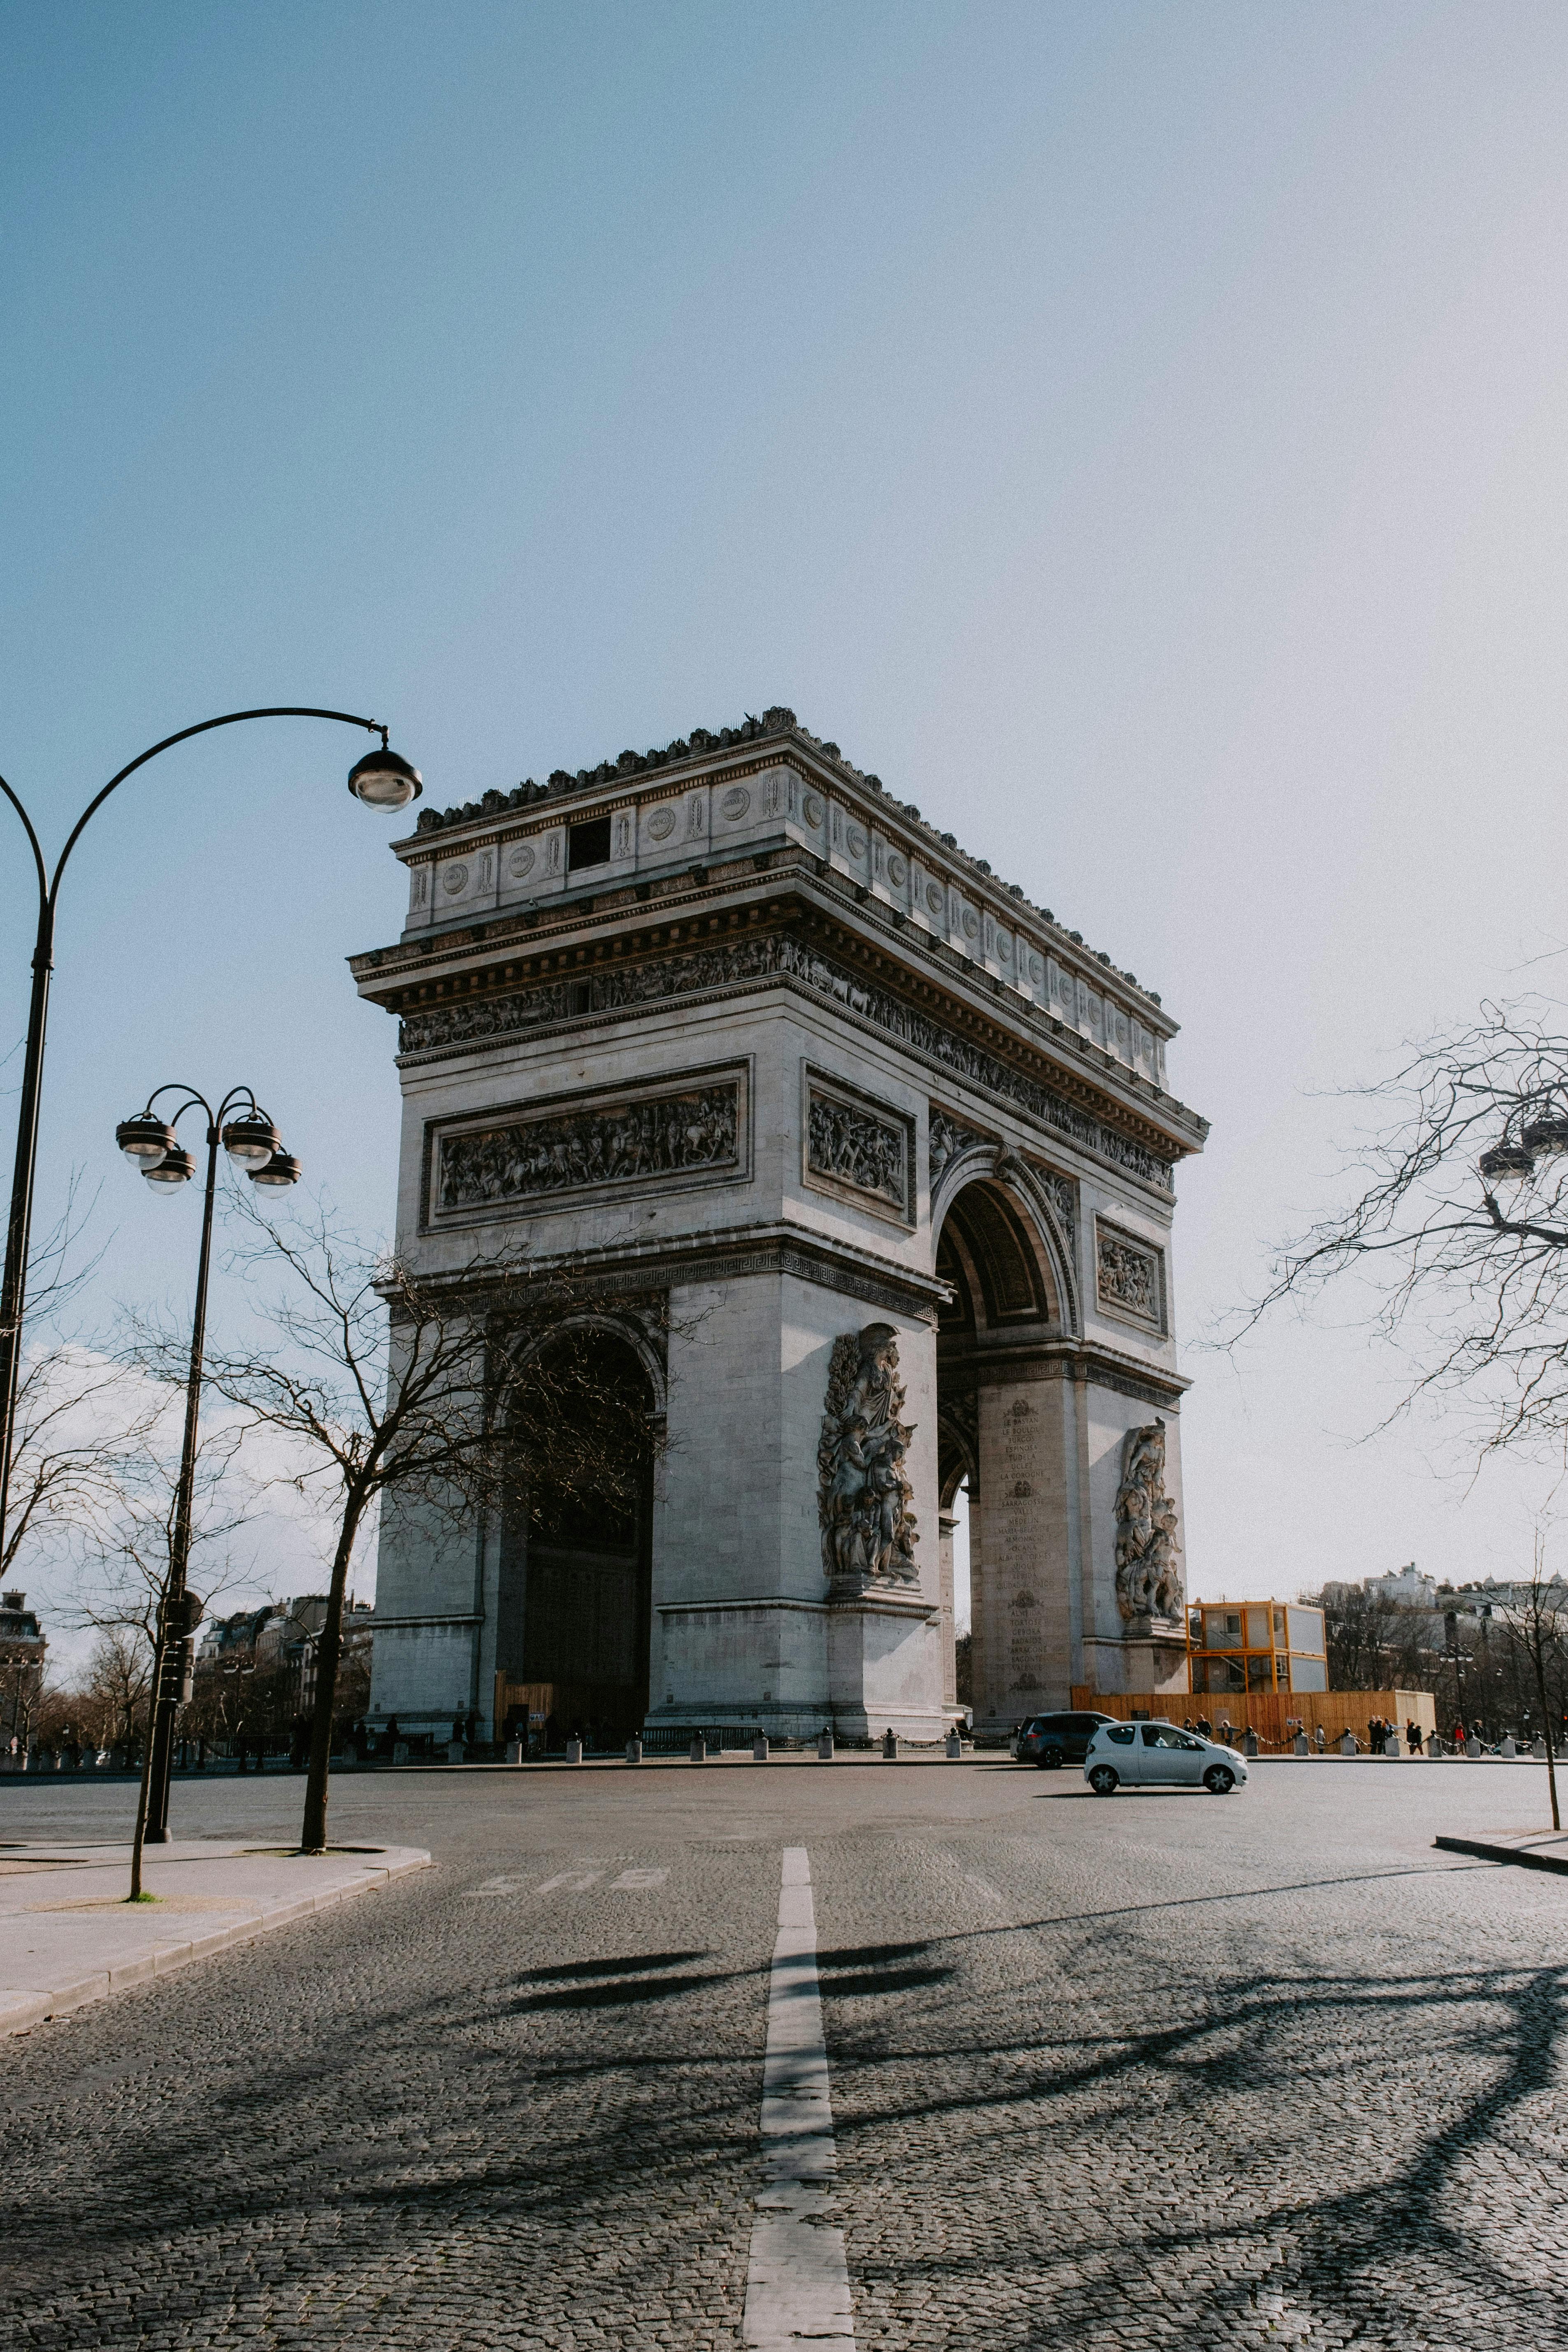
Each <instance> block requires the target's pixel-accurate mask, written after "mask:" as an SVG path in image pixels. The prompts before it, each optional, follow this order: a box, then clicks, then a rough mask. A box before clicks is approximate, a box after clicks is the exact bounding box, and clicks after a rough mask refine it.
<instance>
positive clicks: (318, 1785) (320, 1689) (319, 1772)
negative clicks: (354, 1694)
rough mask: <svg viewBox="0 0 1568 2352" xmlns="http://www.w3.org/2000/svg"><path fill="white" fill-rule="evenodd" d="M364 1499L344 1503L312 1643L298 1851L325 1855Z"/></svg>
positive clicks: (353, 1494)
mask: <svg viewBox="0 0 1568 2352" xmlns="http://www.w3.org/2000/svg"><path fill="white" fill-rule="evenodd" d="M368 1499H369V1498H368V1495H367V1494H366V1493H365V1492H363V1491H362V1490H361V1489H360V1488H359V1487H357V1486H351V1487H350V1488H349V1491H348V1494H347V1496H345V1498H344V1502H343V1518H342V1527H341V1528H339V1530H338V1548H337V1550H336V1552H335V1553H334V1554H333V1557H332V1580H331V1586H330V1588H329V1590H328V1593H327V1616H326V1622H325V1623H324V1624H323V1625H322V1627H321V1635H320V1638H319V1639H318V1641H317V1643H316V1711H315V1715H314V1717H313V1719H312V1721H311V1725H310V1771H309V1773H308V1774H307V1775H306V1780H305V1822H304V1827H303V1828H302V1829H301V1830H300V1851H301V1852H302V1853H325V1852H326V1850H327V1776H328V1774H329V1772H330V1771H331V1761H332V1710H333V1708H334V1707H335V1706H336V1704H337V1696H338V1661H339V1659H340V1658H341V1657H342V1651H343V1596H344V1594H345V1592H346V1591H347V1590H348V1580H349V1561H350V1559H351V1558H352V1556H353V1548H354V1538H355V1537H356V1536H357V1535H358V1533H359V1525H360V1520H361V1519H362V1517H363V1515H364V1507H365V1504H366V1501H367V1500H368Z"/></svg>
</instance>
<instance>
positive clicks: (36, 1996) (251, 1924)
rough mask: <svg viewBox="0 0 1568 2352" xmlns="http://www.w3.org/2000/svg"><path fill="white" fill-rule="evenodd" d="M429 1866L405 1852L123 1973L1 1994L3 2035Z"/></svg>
mask: <svg viewBox="0 0 1568 2352" xmlns="http://www.w3.org/2000/svg"><path fill="white" fill-rule="evenodd" d="M429 1864H430V1857H429V1855H428V1854H427V1853H426V1852H425V1851H424V1849H423V1848H422V1847H418V1846H408V1847H405V1848H403V1849H401V1850H400V1851H399V1853H398V1858H397V1860H396V1861H395V1862H389V1863H384V1864H368V1865H365V1866H363V1869H362V1874H361V1875H360V1876H359V1877H358V1878H357V1879H353V1880H352V1881H351V1882H350V1883H349V1884H348V1885H344V1886H332V1887H328V1888H326V1889H325V1890H324V1891H323V1892H322V1893H321V1894H320V1895H294V1896H291V1897H289V1898H288V1899H287V1900H285V1901H282V1902H279V1903H274V1904H271V1905H268V1906H266V1907H264V1909H263V1910H262V1912H261V1914H260V1916H258V1917H257V1918H253V1919H237V1920H236V1921H234V1923H233V1924H232V1925H231V1926H229V1927H215V1928H213V1929H212V1931H211V1932H210V1933H209V1934H207V1935H205V1936H192V1937H189V1938H188V1939H186V1940H185V1941H184V1942H181V1943H177V1944H161V1945H159V1946H158V1947H157V1948H155V1949H154V1950H153V1951H151V1952H144V1953H142V1956H141V1957H140V1958H137V1959H133V1960H128V1961H127V1962H126V1963H125V1965H124V1966H123V1967H122V1968H117V1969H94V1970H93V1972H92V1973H91V1975H90V1976H85V1977H80V1978H79V1979H77V1981H76V1982H75V1983H74V1984H64V1985H60V1986H58V1987H57V1988H56V1989H55V1990H52V1991H49V1992H9V1991H5V1990H0V2034H4V2033H26V2032H27V2030H28V2029H29V2027H31V2026H34V2025H42V2024H44V2023H46V2022H47V2020H48V2019H50V2018H52V2017H67V2016H68V2015H69V2014H70V2012H71V2011H73V2010H77V2009H83V2008H85V2007H86V2006H87V2005H88V2003H89V2001H95V2000H107V1999H108V1997H109V1996H110V1994H112V1993H117V1992H124V1991H126V1990H129V1988H130V1987H131V1986H132V1985H135V1984H145V1983H146V1982H147V1980H148V1979H149V1978H151V1977H166V1976H172V1975H173V1974H174V1970H175V1969H184V1968H189V1967H190V1966H191V1965H192V1964H193V1962H195V1961H196V1960H205V1959H210V1958H213V1956H214V1955H215V1954H216V1953H218V1952H226V1951H230V1950H232V1949H233V1948H235V1947H236V1946H237V1945H240V1944H254V1943H256V1942H258V1940H259V1939H260V1937H263V1936H265V1935H268V1933H269V1932H270V1931H271V1930H272V1929H273V1928H274V1927H289V1926H291V1925H292V1923H293V1922H294V1921H295V1920H296V1919H303V1918H305V1917H307V1916H309V1915H310V1913H312V1912H316V1911H331V1910H334V1909H335V1908H336V1907H337V1906H338V1905H339V1904H340V1903H348V1902H352V1901H353V1897H354V1896H355V1895H370V1894H374V1892H375V1891H376V1890H377V1889H379V1888H381V1887H383V1886H386V1885H390V1884H391V1882H392V1881H393V1880H394V1879H395V1878H403V1877H405V1876H406V1875H407V1874H408V1873H409V1872H410V1871H413V1870H426V1869H428V1867H429Z"/></svg>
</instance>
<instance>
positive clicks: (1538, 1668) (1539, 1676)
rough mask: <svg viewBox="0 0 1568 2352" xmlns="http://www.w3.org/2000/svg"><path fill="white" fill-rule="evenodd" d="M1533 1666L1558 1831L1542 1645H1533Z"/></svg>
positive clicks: (1559, 1822) (1559, 1820) (1559, 1816)
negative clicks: (1539, 1699) (1539, 1697)
mask: <svg viewBox="0 0 1568 2352" xmlns="http://www.w3.org/2000/svg"><path fill="white" fill-rule="evenodd" d="M1533 1664H1534V1666H1535V1687H1536V1689H1537V1691H1538V1692H1539V1693H1540V1696H1541V1727H1542V1731H1543V1732H1544V1733H1545V1735H1546V1788H1547V1793H1548V1795H1549V1796H1550V1797H1551V1799H1552V1828H1553V1829H1554V1830H1560V1829H1561V1828H1562V1826H1563V1816H1562V1814H1561V1813H1560V1812H1559V1811H1558V1810H1557V1759H1556V1757H1555V1756H1554V1755H1553V1754H1552V1749H1553V1748H1554V1746H1555V1744H1556V1743H1555V1742H1554V1740H1553V1739H1552V1710H1551V1708H1550V1707H1549V1706H1548V1705H1547V1703H1546V1660H1545V1659H1544V1657H1543V1656H1542V1644H1541V1643H1539V1642H1537V1643H1536V1644H1535V1645H1534V1655H1533Z"/></svg>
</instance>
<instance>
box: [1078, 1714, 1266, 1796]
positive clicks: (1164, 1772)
mask: <svg viewBox="0 0 1568 2352" xmlns="http://www.w3.org/2000/svg"><path fill="white" fill-rule="evenodd" d="M1083 1777H1084V1779H1085V1780H1087V1781H1088V1782H1089V1787H1090V1788H1091V1789H1092V1790H1094V1793H1095V1795H1096V1796H1097V1797H1114V1795H1115V1794H1116V1791H1117V1790H1118V1789H1121V1788H1123V1787H1125V1788H1129V1789H1143V1788H1147V1787H1148V1786H1149V1784H1150V1782H1151V1781H1154V1780H1174V1781H1176V1782H1177V1783H1178V1784H1182V1785H1185V1786H1187V1787H1189V1788H1194V1789H1196V1788H1205V1789H1207V1790H1209V1792H1210V1794H1211V1795H1213V1796H1215V1797H1228V1796H1229V1794H1230V1792H1231V1790H1233V1789H1234V1788H1236V1787H1237V1785H1238V1784H1239V1783H1240V1782H1242V1781H1244V1780H1246V1778H1247V1759H1246V1758H1245V1757H1242V1756H1238V1755H1237V1752H1236V1749H1235V1748H1222V1747H1221V1746H1220V1744H1219V1742H1218V1740H1217V1739H1203V1738H1199V1736H1198V1734H1197V1733H1196V1732H1195V1731H1184V1730H1183V1729H1182V1727H1181V1726H1180V1724H1177V1723H1102V1724H1101V1725H1100V1729H1099V1730H1098V1731H1097V1732H1096V1733H1095V1735H1094V1738H1092V1739H1091V1740H1090V1741H1089V1752H1088V1753H1087V1755H1086V1756H1085V1757H1084V1759H1083Z"/></svg>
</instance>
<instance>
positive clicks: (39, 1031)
mask: <svg viewBox="0 0 1568 2352" xmlns="http://www.w3.org/2000/svg"><path fill="white" fill-rule="evenodd" d="M247 719H332V720H335V721H336V722H337V723H338V724H340V725H342V726H344V727H363V729H364V730H365V731H366V733H367V734H371V735H379V736H380V738H381V744H380V748H379V749H378V750H376V751H369V752H367V753H366V754H365V757H364V758H363V760H360V761H356V762H355V764H354V766H353V769H351V771H350V772H349V790H350V792H351V793H353V795H354V797H355V799H356V800H358V801H362V802H363V803H364V805H365V806H366V807H367V808H375V809H401V808H406V807H407V806H408V803H409V802H410V801H413V800H417V798H418V797H419V794H420V793H421V791H422V790H423V789H424V787H423V785H422V783H421V781H420V776H419V771H418V769H417V768H415V767H411V766H410V764H409V762H408V761H406V760H405V759H404V758H403V756H402V754H401V753H400V752H397V751H393V750H392V749H391V747H390V746H389V744H388V742H387V740H386V736H387V730H386V729H385V728H384V726H383V725H382V723H381V721H380V719H361V718H360V717H358V715H357V714H356V713H355V712H353V711H352V710H317V709H311V708H310V707H309V706H307V705H305V704H301V703H279V704H275V705H272V706H270V707H268V709H264V710H230V711H226V713H225V714H224V716H223V717H222V718H221V719H203V720H202V721H201V723H200V724H199V725H198V726H195V727H182V728H181V730H180V731H179V733H178V734H177V735H165V736H164V738H163V741H162V742H161V743H154V744H153V746H152V748H151V749H150V750H149V751H142V752H141V753H140V754H139V755H138V756H137V758H135V759H134V760H132V761H131V762H130V764H129V765H128V766H127V767H123V768H121V771H120V773H119V774H118V775H117V776H111V777H110V780H109V782H108V783H106V784H105V785H104V787H103V789H102V791H101V792H100V793H97V794H96V795H95V797H94V798H93V799H92V800H90V801H89V803H88V804H87V806H86V808H85V809H83V811H82V813H81V814H80V816H79V817H78V819H77V821H76V823H75V824H74V825H73V826H72V827H71V830H70V833H69V835H68V838H67V841H66V845H65V847H64V848H63V849H62V850H61V852H60V854H59V859H58V863H57V865H56V866H55V870H54V874H53V876H52V877H51V876H50V874H49V872H48V870H47V866H45V863H44V853H43V851H42V850H41V849H40V848H39V846H38V836H37V834H36V833H35V832H34V830H33V823H32V819H31V818H30V817H29V816H28V814H27V812H26V809H25V808H24V807H23V805H22V803H21V802H20V801H19V800H18V799H17V797H16V793H14V792H13V791H12V789H11V787H10V785H9V784H8V783H7V782H5V777H4V776H0V793H5V798H6V799H7V800H8V801H9V802H10V803H11V805H12V807H13V808H14V809H15V810H16V814H17V815H18V816H19V817H20V818H21V820H22V825H23V830H24V831H25V832H26V836H27V844H28V846H29V848H30V849H31V850H32V853H33V865H34V868H35V870H36V872H37V883H38V929H37V941H36V943H35V946H34V949H33V993H32V1001H31V1003H29V1005H28V1008H27V1050H26V1059H25V1060H24V1062H23V1065H22V1099H21V1103H20V1106H19V1108H18V1110H17V1116H16V1172H15V1174H14V1176H13V1178H12V1182H11V1214H10V1219H9V1222H8V1223H7V1225H6V1228H5V1284H4V1287H3V1288H0V1555H3V1553H4V1549H5V1510H6V1504H7V1502H8V1500H9V1496H10V1487H11V1452H12V1445H13V1441H14V1437H15V1429H16V1381H17V1374H18V1371H19V1370H20V1366H21V1357H22V1316H23V1312H24V1308H25V1307H26V1289H27V1244H28V1240H29V1237H30V1234H31V1230H32V1223H33V1181H34V1176H35V1173H36V1171H37V1159H38V1095H39V1088H40V1085H41V1082H42V1078H43V1071H44V1037H45V1033H46V1031H47V1026H48V1013H49V974H50V973H51V971H53V970H54V962H55V907H56V902H57V900H58V897H59V887H60V877H61V876H62V875H63V874H64V872H65V869H66V860H67V859H68V857H69V856H70V854H71V851H72V850H73V849H74V848H75V847H76V845H77V843H78V841H79V839H80V837H81V834H82V831H83V829H84V827H85V826H86V825H87V824H89V821H90V820H91V819H92V818H93V817H94V816H95V815H96V814H97V813H98V811H99V810H100V808H101V807H102V806H103V803H104V802H105V801H106V800H107V799H108V798H109V795H110V793H112V792H115V791H117V790H118V788H119V787H120V785H121V784H122V783H124V782H125V780H126V778H127V777H128V776H133V775H134V774H135V773H136V771H137V769H138V768H144V767H145V766H146V765H147V762H148V761H149V760H155V759H156V758H157V757H158V755H159V753H160V752H161V751H171V750H172V749H173V748H174V745H175V744H176V743H186V742H189V740H190V739H191V737H192V736H193V735H208V734H210V733H211V732H212V730H213V729H214V728H215V727H238V726H240V725H242V724H243V723H244V722H245V721H246V720H247ZM188 1172H190V1171H187V1173H188ZM162 1181H163V1182H165V1183H169V1184H175V1183H178V1182H179V1181H183V1180H182V1179H180V1178H178V1177H177V1176H176V1175H175V1174H174V1169H173V1167H172V1166H171V1167H170V1168H169V1169H168V1171H166V1173H165V1175H164V1177H163V1180H162ZM269 1181H272V1182H274V1183H287V1182H289V1181H290V1180H289V1178H288V1177H286V1176H283V1175H282V1174H280V1173H279V1174H277V1175H275V1176H273V1177H272V1178H271V1179H270V1180H269Z"/></svg>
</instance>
